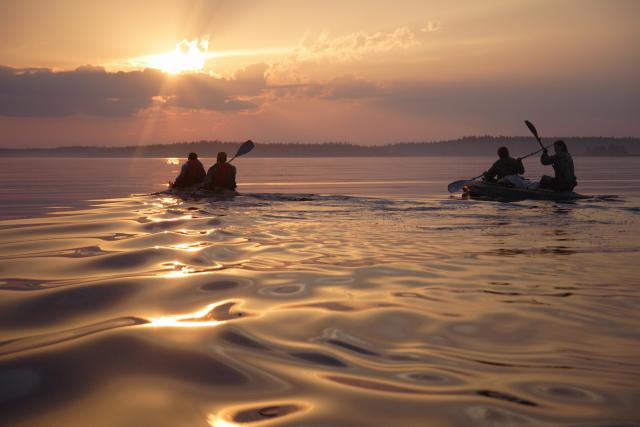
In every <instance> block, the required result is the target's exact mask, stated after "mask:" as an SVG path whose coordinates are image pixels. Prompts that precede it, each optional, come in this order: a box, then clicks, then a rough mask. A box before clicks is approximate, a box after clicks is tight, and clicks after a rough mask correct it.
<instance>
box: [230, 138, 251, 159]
mask: <svg viewBox="0 0 640 427" xmlns="http://www.w3.org/2000/svg"><path fill="white" fill-rule="evenodd" d="M253 147H255V144H254V143H253V141H252V140H248V141H245V142H243V143H242V145H241V146H240V148H238V152H237V153H236V155H235V156H233V157H232V158H231V160H229V163H231V162H232V161H233V159H235V158H236V157H240V156H244V155H245V154H247V153H248V152H249V151H251V150H253Z"/></svg>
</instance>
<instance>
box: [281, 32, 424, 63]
mask: <svg viewBox="0 0 640 427" xmlns="http://www.w3.org/2000/svg"><path fill="white" fill-rule="evenodd" d="M419 44H420V42H419V41H418V39H417V36H416V32H414V31H412V30H410V29H409V28H406V27H400V28H397V29H395V30H394V31H392V32H387V33H385V32H375V33H365V32H362V31H359V32H355V33H351V34H347V35H345V36H341V37H335V38H330V37H329V35H328V34H327V33H322V34H320V35H319V36H318V37H316V38H312V37H311V36H309V35H307V36H305V37H304V38H303V39H302V40H301V42H300V44H299V45H298V47H297V48H296V49H295V50H294V52H293V56H294V57H295V59H296V60H298V61H322V60H330V61H352V60H358V59H361V58H362V57H364V56H365V55H367V54H370V53H384V52H390V51H392V50H399V49H409V48H411V47H415V46H418V45H419Z"/></svg>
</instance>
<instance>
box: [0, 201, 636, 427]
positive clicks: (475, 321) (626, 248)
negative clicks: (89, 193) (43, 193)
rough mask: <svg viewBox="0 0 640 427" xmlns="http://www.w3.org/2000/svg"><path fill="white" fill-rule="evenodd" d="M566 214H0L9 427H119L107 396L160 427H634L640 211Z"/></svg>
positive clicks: (348, 206) (524, 207)
mask: <svg viewBox="0 0 640 427" xmlns="http://www.w3.org/2000/svg"><path fill="white" fill-rule="evenodd" d="M149 203H151V204H154V206H152V207H151V206H149ZM552 206H553V205H550V204H546V203H540V202H535V203H530V204H513V205H511V204H510V205H504V204H492V203H484V204H483V203H477V202H473V201H470V202H466V201H461V200H453V199H443V200H437V201H433V200H427V201H420V200H418V201H398V200H383V199H364V198H363V199H358V198H344V197H342V198H330V197H320V196H313V197H306V196H305V198H304V199H303V200H297V199H296V200H293V201H292V200H289V199H287V198H284V199H282V200H276V201H269V200H266V201H265V200H264V199H262V200H257V199H256V198H254V197H249V196H239V197H238V198H237V199H236V200H234V201H233V203H229V204H225V205H222V204H220V203H218V202H209V201H206V200H199V201H194V200H189V201H181V200H176V199H171V198H163V199H159V198H158V197H155V196H154V197H144V198H130V199H126V200H120V201H116V202H110V204H105V205H103V206H101V207H99V208H94V209H93V210H90V211H89V210H87V211H85V212H75V213H74V215H73V216H72V215H68V216H64V215H60V216H56V217H55V218H52V217H46V218H38V219H28V220H24V221H23V222H22V223H20V225H21V227H15V226H14V225H15V223H7V224H0V225H3V226H4V227H3V228H0V272H1V274H0V335H1V336H2V337H3V340H1V341H0V353H2V352H3V351H4V352H5V356H4V358H2V354H0V385H3V386H4V385H5V384H7V390H8V391H7V392H6V393H5V394H3V395H2V397H3V398H6V400H4V401H2V400H0V425H30V426H43V427H44V426H46V427H49V425H86V420H81V418H82V414H87V413H89V412H91V411H90V410H93V411H94V412H100V413H103V414H106V415H105V416H104V417H105V418H104V420H105V421H104V423H103V424H100V425H105V426H106V425H118V424H117V423H111V424H109V421H113V419H111V418H109V417H115V415H110V414H109V412H110V411H111V410H112V409H111V408H112V407H113V406H110V404H111V403H113V400H109V399H110V398H111V399H112V397H111V396H112V395H116V396H117V397H118V399H120V400H121V401H127V402H130V404H131V406H130V407H123V406H122V405H120V406H117V407H118V410H119V414H118V416H120V417H123V419H124V418H127V419H129V420H131V419H143V420H146V418H140V416H142V417H144V416H145V415H147V416H148V415H149V414H151V413H154V414H156V415H157V414H162V416H158V419H160V420H161V421H160V423H159V425H200V424H206V423H208V424H209V425H210V426H216V427H232V426H233V427H238V426H239V425H256V426H258V425H260V426H266V425H273V424H286V425H305V424H306V425H336V424H341V425H367V426H375V427H387V426H390V425H429V424H433V425H443V426H455V425H500V424H502V425H505V424H506V425H509V424H511V425H522V424H525V423H526V422H529V424H531V425H545V424H546V425H586V424H585V423H589V425H591V424H594V425H595V424H598V425H600V424H607V423H609V424H613V423H615V422H618V423H619V424H622V425H627V424H628V422H629V421H630V420H633V419H637V415H638V409H637V407H639V406H638V405H636V402H637V399H636V400H635V401H634V400H633V399H634V397H633V396H634V394H633V393H635V390H636V389H637V378H638V375H639V370H638V364H637V360H639V357H640V354H639V353H638V350H637V348H640V347H638V346H637V344H638V336H637V333H635V331H636V330H637V324H638V320H639V319H638V310H637V307H638V291H637V284H638V281H637V279H638V275H637V269H636V270H635V272H634V268H635V267H634V266H635V265H636V264H637V263H636V264H634V263H635V260H636V259H637V255H638V245H637V242H638V241H639V239H638V230H640V228H639V227H638V224H639V217H638V213H637V212H638V211H637V210H629V209H628V208H629V207H631V208H634V209H636V208H635V206H628V204H625V203H619V204H616V205H611V206H609V205H597V206H596V207H595V208H594V207H590V205H589V204H576V205H571V206H566V207H563V209H565V210H567V211H568V212H565V213H562V214H561V215H559V213H558V212H557V209H556V210H554V209H553V208H552ZM195 210H197V212H198V213H197V215H191V213H193V212H194V211H195ZM605 213H606V214H605ZM132 217H133V218H137V219H138V220H134V221H132V220H131V218H132ZM150 218H154V219H153V220H151V219H150ZM505 218H508V219H509V220H508V221H506V220H505ZM549 224H553V227H551V228H550V226H549ZM212 227H215V229H213V228H212ZM556 230H558V231H556ZM568 237H570V239H568ZM559 249H561V250H559ZM69 254H82V256H72V257H71V256H68V255H69ZM34 265H37V267H38V268H37V269H35V268H33V266H34ZM629 266H631V267H629ZM164 279H170V280H164ZM240 304H246V305H247V307H249V308H250V310H249V309H247V312H245V311H244V310H242V311H240V310H239V309H238V306H239V305H240ZM243 309H244V307H243ZM185 312H186V313H185ZM149 313H151V315H149ZM176 313H178V314H176ZM147 321H148V323H146V322H147ZM148 328H154V329H155V330H154V329H148ZM185 328H188V329H185ZM9 351H11V354H10V355H9ZM114 352H117V353H118V355H119V357H113V356H112V353H114ZM9 356H10V357H9ZM76 371H79V372H81V373H82V375H77V374H75V373H76ZM59 378H64V379H65V382H64V384H62V383H61V382H60V381H59ZM132 378H135V381H138V382H139V383H140V384H141V385H140V386H139V387H138V388H136V389H126V388H124V387H123V388H120V389H119V390H118V393H120V394H118V393H109V394H107V393H106V392H105V390H107V387H106V386H105V384H107V383H109V384H110V383H111V382H112V381H113V382H117V381H124V382H127V381H132ZM2 381H4V383H2ZM149 389H154V390H158V392H159V394H162V396H163V400H162V402H151V401H149V400H148V401H147V404H148V406H146V407H145V406H144V404H145V402H144V401H145V397H148V393H147V391H148V390H149ZM109 391H110V392H111V390H109ZM85 395H86V396H89V398H88V399H86V400H83V396H85ZM105 396H109V397H105ZM271 399H278V400H280V401H279V402H278V403H274V402H273V401H272V400H271ZM301 399H304V402H301ZM329 399H330V402H329ZM59 402H61V403H59ZM69 405H77V407H78V408H79V409H78V411H67V412H66V413H65V417H67V418H69V419H70V420H71V421H72V422H70V423H57V424H54V423H51V422H49V423H47V421H51V419H55V418H53V417H54V415H53V414H54V413H59V411H62V410H65V409H64V408H63V407H70V406H69ZM34 407H37V408H43V409H41V411H40V412H41V413H40V414H38V417H42V418H39V419H38V420H35V421H34V420H33V417H34V415H33V412H34V411H33V408H34ZM141 408H143V409H141ZM194 408H198V409H195V410H194ZM202 408H204V409H205V410H204V411H203V410H202ZM354 408H357V410H354ZM5 414H9V416H14V417H16V419H17V418H21V420H20V421H24V422H23V423H22V424H15V423H11V422H2V421H5V420H4V418H3V417H4V416H5ZM172 414H173V415H172ZM175 414H181V415H182V414H187V415H186V417H189V416H191V417H192V418H188V419H184V420H183V419H177V416H176V415H175ZM208 414H210V415H208ZM48 416H50V417H51V418H50V419H46V418H47V417H48ZM165 416H166V420H165V419H164V417H165ZM74 417H75V418H74ZM195 417H197V419H194V418H195ZM55 420H56V421H58V419H55ZM292 420H293V421H292ZM31 421H33V422H31ZM83 421H84V423H83ZM163 421H164V423H163ZM297 421H300V422H299V423H298V424H296V422H297ZM198 423H199V424H198ZM149 424H151V422H149ZM122 425H126V424H122Z"/></svg>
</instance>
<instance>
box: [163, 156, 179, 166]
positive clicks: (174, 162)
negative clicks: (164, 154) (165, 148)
mask: <svg viewBox="0 0 640 427" xmlns="http://www.w3.org/2000/svg"><path fill="white" fill-rule="evenodd" d="M165 163H166V164H168V165H179V164H180V159H178V158H177V157H168V158H167V159H166V160H165Z"/></svg>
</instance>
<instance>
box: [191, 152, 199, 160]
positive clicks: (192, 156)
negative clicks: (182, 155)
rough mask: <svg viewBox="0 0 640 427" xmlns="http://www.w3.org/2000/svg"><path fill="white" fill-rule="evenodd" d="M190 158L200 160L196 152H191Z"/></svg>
mask: <svg viewBox="0 0 640 427" xmlns="http://www.w3.org/2000/svg"><path fill="white" fill-rule="evenodd" d="M189 160H198V155H197V154H196V153H189Z"/></svg>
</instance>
